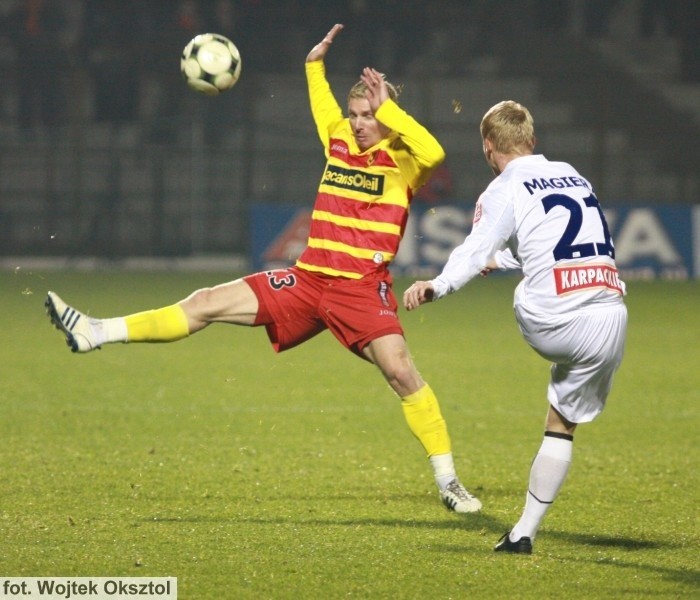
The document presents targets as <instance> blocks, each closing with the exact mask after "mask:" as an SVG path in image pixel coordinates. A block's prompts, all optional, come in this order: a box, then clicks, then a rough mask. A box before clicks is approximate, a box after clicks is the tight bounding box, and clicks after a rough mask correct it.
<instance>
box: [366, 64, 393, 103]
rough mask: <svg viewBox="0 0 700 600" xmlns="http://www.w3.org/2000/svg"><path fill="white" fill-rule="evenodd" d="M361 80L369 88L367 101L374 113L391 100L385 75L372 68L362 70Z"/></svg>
mask: <svg viewBox="0 0 700 600" xmlns="http://www.w3.org/2000/svg"><path fill="white" fill-rule="evenodd" d="M360 79H361V80H362V82H363V83H364V84H365V85H366V86H367V100H368V101H369V106H370V108H371V109H372V111H373V112H376V110H377V109H378V108H379V107H380V106H381V105H382V104H383V103H384V101H385V100H387V99H388V98H389V88H387V86H386V81H385V80H384V75H382V74H381V73H380V72H379V71H377V70H376V69H373V68H372V67H365V68H364V69H362V74H361V75H360Z"/></svg>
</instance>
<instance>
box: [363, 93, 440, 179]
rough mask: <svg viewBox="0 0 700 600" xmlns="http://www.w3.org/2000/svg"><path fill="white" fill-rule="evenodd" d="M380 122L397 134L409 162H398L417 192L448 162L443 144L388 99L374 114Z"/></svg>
mask: <svg viewBox="0 0 700 600" xmlns="http://www.w3.org/2000/svg"><path fill="white" fill-rule="evenodd" d="M374 116H375V118H376V119H377V121H379V122H380V123H382V124H383V125H385V126H386V127H388V128H389V129H391V130H392V131H394V132H395V133H396V134H397V136H398V138H399V140H400V141H401V143H402V144H403V145H404V146H405V147H406V149H407V154H406V159H401V158H400V157H399V158H398V160H400V161H402V160H403V162H404V164H401V171H402V172H403V173H405V174H406V179H407V180H408V183H409V185H410V186H411V188H412V189H413V190H414V191H415V190H417V189H418V188H419V187H421V186H422V185H423V184H424V183H425V182H426V181H428V179H430V176H431V175H432V173H433V171H434V170H435V169H436V168H437V167H438V165H440V163H441V162H442V161H444V160H445V151H444V150H443V148H442V146H441V145H440V142H438V141H437V139H436V138H435V137H434V136H433V135H432V134H431V133H430V132H429V131H428V130H427V129H426V128H425V127H424V126H423V125H421V124H420V123H419V122H418V121H416V120H415V119H414V118H413V117H412V116H411V115H409V114H408V113H407V112H406V111H404V110H403V109H402V108H401V107H400V106H399V105H398V104H396V102H394V101H393V100H391V99H389V100H386V101H385V102H383V103H382V105H381V106H380V107H379V108H378V109H377V112H376V113H375V115H374Z"/></svg>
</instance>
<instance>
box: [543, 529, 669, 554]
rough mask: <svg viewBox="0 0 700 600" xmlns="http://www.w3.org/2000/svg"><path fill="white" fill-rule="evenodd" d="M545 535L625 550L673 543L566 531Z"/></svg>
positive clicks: (653, 548)
mask: <svg viewBox="0 0 700 600" xmlns="http://www.w3.org/2000/svg"><path fill="white" fill-rule="evenodd" d="M547 536H549V537H553V538H559V539H563V540H566V541H569V542H573V543H575V544H584V545H586V546H604V547H608V548H623V549H625V550H660V549H661V548H669V547H672V546H673V545H674V544H669V543H667V542H664V543H661V542H657V541H652V540H640V539H635V538H627V537H622V536H621V537H616V536H611V535H591V534H585V533H570V532H568V531H547Z"/></svg>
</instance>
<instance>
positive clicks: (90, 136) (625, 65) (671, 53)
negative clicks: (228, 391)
mask: <svg viewBox="0 0 700 600" xmlns="http://www.w3.org/2000/svg"><path fill="white" fill-rule="evenodd" d="M336 22H341V23H344V24H345V26H346V27H345V30H344V31H343V32H342V33H341V35H340V36H339V37H338V38H337V40H336V43H335V44H334V45H333V48H332V49H331V51H330V52H329V55H328V57H327V60H326V64H327V69H328V75H329V79H330V81H331V85H332V87H333V89H334V91H335V94H336V97H337V98H338V100H339V102H340V103H341V106H345V97H346V93H347V91H348V89H349V87H350V86H351V85H352V83H354V81H355V80H356V79H357V78H358V76H359V72H360V70H361V68H362V67H363V66H365V65H372V66H376V67H377V68H379V69H380V70H382V71H383V72H385V73H386V74H387V76H388V78H389V79H390V80H391V81H392V82H394V83H395V84H397V85H398V86H399V87H400V89H401V90H402V93H401V98H400V103H401V104H402V105H403V106H404V108H406V109H407V110H408V111H409V112H410V113H411V114H413V115H414V116H415V117H416V118H417V119H418V120H419V121H421V122H422V123H423V124H425V125H426V126H427V127H428V128H429V129H430V130H431V131H432V132H433V133H434V134H435V135H436V136H437V138H438V139H439V140H440V141H441V143H442V144H443V146H444V147H445V149H446V150H447V155H448V158H447V160H446V162H445V164H444V166H443V167H442V168H441V169H440V171H439V172H438V173H437V174H436V175H435V177H434V178H433V181H432V182H431V184H429V185H428V186H427V187H426V188H425V189H424V190H423V191H422V192H421V194H420V195H419V197H418V198H417V200H416V205H417V207H420V206H422V207H423V208H422V209H419V210H418V213H420V212H421V210H423V211H429V210H431V207H436V206H442V205H448V206H451V207H457V208H459V207H464V210H465V211H466V212H465V214H468V211H469V209H470V208H471V207H473V205H474V203H475V201H476V199H477V198H478V195H479V193H480V192H481V191H482V190H483V188H484V187H485V186H486V185H487V184H488V182H489V181H490V179H491V174H490V171H489V170H488V168H487V167H486V165H485V163H484V160H483V156H482V154H481V141H480V136H479V131H478V125H479V121H480V119H481V117H482V115H483V114H484V112H485V111H486V110H487V109H488V108H489V107H490V106H492V105H493V104H495V103H496V102H498V101H500V100H503V99H513V100H518V101H520V102H522V103H524V104H525V105H526V106H528V108H529V109H530V110H531V112H532V113H533V115H534V118H535V125H536V132H537V137H538V150H539V151H540V152H542V153H543V154H545V155H546V156H547V157H548V158H550V159H559V160H565V161H569V162H571V163H572V164H573V165H574V166H575V167H576V168H577V169H578V170H579V171H580V172H581V174H582V175H584V176H585V177H586V178H588V179H589V180H590V181H591V182H592V183H593V185H594V187H595V189H596V193H597V195H598V197H599V199H600V201H601V203H602V204H603V206H604V207H618V208H619V209H620V210H621V211H622V212H621V213H620V214H629V211H630V210H632V209H634V207H642V206H652V207H654V208H655V209H659V210H660V211H661V212H660V213H654V214H657V215H658V214H660V215H661V216H660V217H658V219H659V222H665V225H664V226H663V227H662V229H663V230H664V232H665V235H668V236H669V237H670V238H673V236H674V232H673V229H674V227H675V224H674V220H678V221H679V223H677V225H678V227H680V228H681V230H682V231H681V233H680V235H681V237H683V236H686V234H687V235H689V236H690V237H691V238H693V236H697V235H698V234H697V233H696V232H694V231H695V230H692V229H687V231H686V229H684V227H686V225H687V223H686V222H687V221H692V219H693V218H696V220H697V223H696V229H698V228H700V218H698V217H697V216H696V217H693V216H692V215H698V211H697V210H696V209H694V208H693V207H694V206H695V205H698V204H700V175H699V169H698V150H697V149H698V141H699V140H700V49H699V46H700V33H699V32H700V1H698V0H499V1H491V0H441V1H434V0H433V1H429V0H425V1H423V0H372V1H370V0H347V1H344V2H340V1H337V0H297V1H294V0H280V1H268V0H0V72H1V74H2V86H1V87H0V256H2V257H5V258H7V257H9V258H10V259H14V257H20V256H35V257H36V256H38V257H42V256H43V257H63V258H64V259H65V260H68V261H70V260H71V259H77V258H78V257H85V256H91V257H102V258H104V259H107V260H119V259H120V257H132V256H150V257H201V256H204V257H207V256H209V257H215V256H229V257H234V256H237V257H239V258H241V259H242V261H243V264H249V263H255V260H254V259H253V260H251V252H252V250H251V248H253V247H254V246H255V245H256V241H257V242H259V240H255V239H253V238H255V236H256V233H255V231H256V229H255V226H254V225H253V224H252V219H253V218H254V214H253V213H254V210H255V208H256V207H265V208H266V209H269V208H270V207H272V208H274V207H275V206H276V205H279V206H280V207H284V208H285V210H287V211H290V210H291V212H289V214H288V216H289V222H288V223H287V225H285V226H284V227H286V228H287V229H286V231H287V232H288V234H289V231H288V230H289V227H291V226H293V222H294V211H293V208H294V207H305V208H309V207H310V206H311V205H312V203H313V199H314V196H315V192H316V189H317V185H318V181H319V178H320V175H321V170H322V167H323V164H324V156H323V151H322V148H321V145H320V143H319V141H318V139H317V134H316V131H315V128H314V126H313V122H312V120H311V116H310V112H309V107H308V98H307V92H306V83H305V78H304V71H303V64H304V58H305V56H306V54H307V52H308V51H309V50H310V48H311V47H312V46H313V45H314V44H316V43H317V42H318V41H319V40H320V39H321V38H322V37H323V36H324V34H325V33H326V32H327V31H328V29H329V28H330V27H331V25H332V24H333V23H336ZM206 31H212V32H218V33H222V34H224V35H226V36H228V37H229V38H231V39H232V40H233V41H234V43H235V44H236V45H237V46H238V48H239V50H240V52H241V55H242V59H243V69H242V75H241V79H240V81H239V82H238V84H237V85H236V86H235V87H234V88H233V89H232V90H230V91H228V92H226V93H225V94H223V95H221V96H218V97H215V98H209V97H204V96H199V95H197V94H195V93H194V92H192V91H190V90H189V88H188V87H187V86H186V85H185V83H184V82H183V80H182V78H181V76H180V71H179V60H180V55H181V52H182V49H183V47H184V46H185V44H186V43H187V42H188V41H189V40H190V39H191V38H192V37H194V36H195V35H197V34H198V33H203V32H206ZM663 207H669V210H670V209H671V208H672V209H673V210H675V211H677V210H678V209H679V207H681V208H682V209H683V210H681V212H669V213H664V208H663ZM693 210H694V211H695V212H693ZM625 211H627V212H625ZM687 211H690V212H687ZM634 214H635V215H637V217H639V214H638V213H634ZM664 215H665V216H664ZM674 215H675V216H674ZM679 215H680V216H679ZM688 215H691V216H688ZM258 218H259V217H258ZM462 220H464V221H468V219H462ZM664 220H665V221H664ZM680 221H683V222H680ZM290 223H291V224H290ZM635 223H637V225H639V219H638V218H637V221H635ZM465 226H466V225H465ZM302 229H303V227H302ZM653 229H654V227H653V226H652V227H651V229H650V228H649V227H647V226H642V227H641V229H639V227H638V228H637V233H636V235H638V236H639V240H638V241H639V243H640V244H642V245H644V243H645V236H647V237H648V236H649V235H652V234H650V233H649V231H652V230H653ZM292 233H293V232H292ZM289 235H291V234H289ZM460 236H461V237H463V234H461V233H460ZM460 236H457V237H456V238H455V240H452V241H456V242H457V243H458V242H459V239H458V238H459V237H460ZM273 237H274V236H273ZM297 237H301V239H302V240H303V232H302V233H300V234H299V236H297ZM652 237H653V235H652ZM693 239H695V243H696V244H697V243H698V242H697V238H693ZM693 239H690V240H689V241H687V240H686V242H687V244H688V248H687V249H685V250H684V251H687V252H686V254H688V255H689V256H691V258H690V259H688V260H690V261H692V256H693V254H694V253H695V260H696V262H697V256H698V251H697V249H693V248H694V247H693V246H692V244H693ZM686 242H679V243H680V245H681V246H683V244H685V243H686ZM258 245H260V244H259V243H258ZM262 250H263V251H264V248H263V249H262ZM657 250H658V248H657ZM681 253H682V252H681ZM253 258H254V257H253ZM686 262H688V261H687V260H686ZM256 266H257V265H256ZM684 268H685V269H686V273H688V272H689V271H688V269H690V270H692V267H691V266H690V265H686V266H685V267H684ZM697 271H698V267H697V265H696V266H695V272H696V273H697Z"/></svg>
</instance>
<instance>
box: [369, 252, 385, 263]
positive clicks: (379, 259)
mask: <svg viewBox="0 0 700 600" xmlns="http://www.w3.org/2000/svg"><path fill="white" fill-rule="evenodd" d="M372 262H373V263H374V264H375V265H381V264H382V263H383V262H384V255H383V254H382V253H381V252H375V253H374V256H373V257H372Z"/></svg>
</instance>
